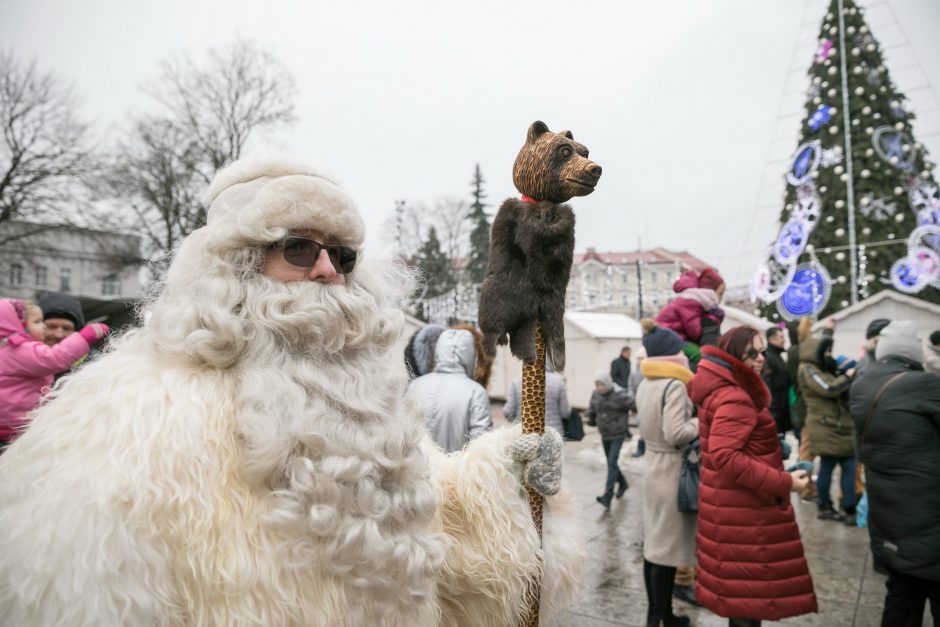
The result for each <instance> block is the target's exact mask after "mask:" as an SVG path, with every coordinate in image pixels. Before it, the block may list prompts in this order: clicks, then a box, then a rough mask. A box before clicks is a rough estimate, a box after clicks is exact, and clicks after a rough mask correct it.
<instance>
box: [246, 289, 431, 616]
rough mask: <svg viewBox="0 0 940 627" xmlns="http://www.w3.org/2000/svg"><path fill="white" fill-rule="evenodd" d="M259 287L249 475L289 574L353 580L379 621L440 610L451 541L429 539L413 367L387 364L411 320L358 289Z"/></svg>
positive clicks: (250, 385)
mask: <svg viewBox="0 0 940 627" xmlns="http://www.w3.org/2000/svg"><path fill="white" fill-rule="evenodd" d="M251 281H252V282H253V283H254V285H251V286H249V287H248V289H247V298H246V300H245V302H244V306H243V314H244V316H245V319H246V320H247V321H248V322H249V324H250V325H251V327H253V332H252V333H250V334H249V337H250V339H249V340H248V342H247V346H246V348H245V351H244V353H243V355H242V357H241V358H240V359H239V363H238V365H237V367H236V370H235V377H236V380H237V390H238V396H237V399H236V411H235V416H236V430H237V435H238V437H239V441H240V449H241V459H240V466H241V470H242V474H243V475H244V477H245V478H246V479H247V480H248V481H249V482H250V483H251V484H253V485H255V486H256V487H257V488H260V489H261V490H263V491H267V490H270V491H271V492H270V502H269V504H270V508H271V509H270V511H269V513H268V515H267V516H266V517H265V522H266V523H267V524H270V525H272V526H273V527H274V528H275V529H277V530H279V531H281V532H283V533H284V536H285V538H286V546H285V556H284V557H285V563H286V564H287V565H289V566H294V567H297V568H307V567H310V566H315V567H317V568H319V569H323V570H325V571H326V572H329V573H332V574H334V575H338V576H341V577H342V578H343V579H344V581H346V582H348V583H349V584H351V585H353V586H354V587H356V588H357V589H358V592H359V593H361V594H366V595H368V597H369V598H370V599H371V601H372V603H373V604H374V608H375V609H376V611H378V612H389V611H392V612H395V613H399V612H401V611H403V610H404V609H405V608H408V607H412V608H413V607H414V606H415V604H416V603H417V604H419V605H420V604H428V603H429V602H431V601H432V600H433V599H432V597H431V595H432V592H431V591H432V590H433V580H434V577H435V575H436V574H437V572H438V570H439V569H440V566H441V563H442V561H443V558H444V552H445V543H444V540H443V536H439V535H437V534H435V533H432V532H431V530H430V528H431V524H432V521H433V517H434V513H435V511H436V509H437V506H438V495H437V492H436V490H435V489H434V487H433V486H432V484H431V481H430V477H429V471H428V463H427V459H426V457H425V455H424V454H423V452H422V451H421V449H420V447H419V443H420V441H421V438H422V435H423V431H422V428H421V424H420V416H418V415H417V414H416V413H415V412H413V411H409V410H408V409H407V408H406V407H405V406H404V404H403V403H402V397H403V392H404V386H405V382H406V378H405V376H404V369H403V368H400V369H393V368H389V367H388V362H387V360H386V359H385V358H384V357H383V353H384V349H385V347H387V346H390V345H391V343H392V342H393V341H394V339H395V338H396V337H397V330H398V329H399V328H400V317H401V314H400V313H398V312H397V311H394V310H387V309H385V310H383V309H382V308H381V307H379V306H378V304H377V302H376V299H375V297H374V296H373V295H372V294H371V293H370V292H369V291H368V290H367V289H366V288H365V287H363V286H361V285H357V284H353V285H347V286H343V285H320V284H316V283H300V282H297V283H278V282H276V281H271V280H269V279H267V278H265V277H256V278H254V279H251ZM396 318H397V320H396Z"/></svg>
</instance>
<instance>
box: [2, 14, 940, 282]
mask: <svg viewBox="0 0 940 627" xmlns="http://www.w3.org/2000/svg"><path fill="white" fill-rule="evenodd" d="M861 4H862V6H866V7H869V11H868V16H869V20H870V25H871V26H872V31H873V34H874V36H875V37H876V38H877V39H879V41H881V42H882V43H883V44H885V45H886V47H888V49H887V57H888V64H887V65H888V69H889V71H890V72H891V73H892V77H893V78H896V80H897V82H899V83H900V84H901V87H902V88H903V89H908V90H910V94H909V95H910V96H911V99H912V102H913V105H914V107H915V112H917V113H921V111H920V109H922V110H924V111H925V113H923V114H922V115H921V117H922V118H923V120H922V123H923V124H924V129H925V130H924V132H923V133H922V132H920V124H919V123H917V122H915V126H914V131H915V135H916V136H918V139H922V140H923V141H924V143H925V144H926V145H927V148H928V150H929V151H930V152H931V154H932V155H933V159H934V160H937V159H938V158H940V123H935V122H934V121H933V118H931V116H935V117H940V115H938V114H937V113H936V109H937V107H938V106H940V105H938V102H937V100H936V92H937V89H938V87H940V37H938V36H937V33H938V29H940V2H937V1H936V0H890V1H888V2H885V1H883V0H868V1H864V2H862V3H861ZM827 5H828V1H827V0H808V1H806V2H804V1H803V0H760V1H755V0H709V1H708V2H704V1H702V0H660V1H657V2H650V1H649V0H645V1H642V2H639V1H633V0H631V1H624V0H619V1H618V0H596V1H594V2H583V3H575V2H570V1H562V0H542V1H539V2H536V1H534V0H526V1H513V0H498V1H497V0H476V1H475V2H472V3H470V2H464V3H456V2H441V1H440V0H397V1H395V2H379V1H374V2H339V1H334V2H319V1H313V0H311V1H307V2H300V1H288V0H272V1H269V2H258V1H257V0H253V1H249V0H229V1H227V2H215V1H214V2H194V1H192V0H186V1H183V0H161V1H160V2H153V1H149V2H138V1H135V0H0V42H2V44H0V45H3V46H6V47H9V48H12V50H13V51H14V52H16V53H17V54H19V55H22V56H28V57H35V58H36V59H37V60H38V61H39V62H40V63H41V64H42V66H43V67H45V68H48V69H52V70H55V71H57V72H59V73H60V74H61V75H62V76H63V77H65V78H67V79H68V80H70V81H71V82H72V83H73V84H74V87H75V91H76V94H77V95H78V96H79V98H80V99H81V101H82V104H83V110H84V114H85V115H86V117H88V118H91V119H93V120H94V121H95V122H96V124H97V129H98V130H99V131H100V132H101V134H102V135H103V136H106V135H107V134H108V133H110V132H114V130H113V125H115V124H120V123H121V121H122V120H123V119H125V116H126V114H127V112H128V111H131V110H134V109H136V108H140V107H142V106H145V105H146V100H145V98H144V97H143V96H142V95H141V93H140V90H139V88H140V86H141V84H142V83H143V82H145V81H147V80H148V79H151V78H153V77H154V76H155V75H156V74H157V71H158V64H159V62H160V61H161V60H163V59H165V58H167V57H169V56H171V55H173V54H176V53H180V52H185V53H191V54H194V55H197V56H198V55H201V54H203V53H204V52H205V50H207V49H208V48H209V47H210V46H214V45H222V44H226V43H228V42H230V41H231V40H232V39H233V38H234V37H235V36H236V35H240V36H242V37H247V38H251V39H254V40H257V41H258V42H260V43H262V44H264V45H265V46H267V47H270V48H271V49H272V50H273V51H274V52H275V53H276V54H277V55H278V56H279V57H280V58H281V59H282V60H283V61H284V62H285V63H286V65H287V66H288V67H289V68H290V70H292V71H293V73H294V74H295V76H296V78H297V81H298V83H299V86H300V89H301V93H300V97H299V100H298V114H299V118H300V120H299V122H298V124H297V125H296V126H294V127H293V128H292V129H291V130H290V132H289V133H285V134H283V135H281V136H279V137H275V138H270V141H268V142H266V143H265V147H271V146H272V145H273V146H278V147H282V148H285V149H287V150H289V151H291V152H293V153H296V154H298V155H300V156H302V157H304V158H306V159H308V160H310V161H312V162H314V163H316V164H318V165H320V166H321V167H323V168H324V169H326V170H327V171H329V172H331V173H333V174H334V175H336V176H337V177H339V178H340V180H342V181H343V183H344V185H345V186H346V187H347V188H348V190H349V191H350V193H351V194H352V195H353V196H354V197H355V198H356V199H357V201H358V202H359V203H360V206H361V208H362V210H363V212H364V214H365V215H366V218H367V223H368V224H369V228H370V229H371V232H370V235H369V238H368V240H367V243H368V245H369V246H370V247H371V248H372V249H374V250H382V249H384V248H386V247H387V244H388V240H387V238H386V236H385V235H384V234H383V233H382V232H381V228H380V227H381V224H382V222H383V221H384V220H385V218H386V217H388V216H389V215H390V214H391V213H392V210H393V208H394V201H395V199H397V198H404V199H406V200H409V201H411V202H425V203H427V204H428V205H433V202H434V201H435V200H436V199H437V198H439V197H442V196H447V195H451V196H467V195H468V193H469V181H470V178H471V174H472V171H473V167H474V164H475V163H477V162H479V163H480V165H481V167H482V170H483V174H484V176H485V177H486V179H487V191H488V193H489V200H490V202H491V203H493V206H492V207H490V210H491V211H492V210H495V207H496V206H497V205H498V203H499V202H501V201H502V200H503V199H504V198H506V197H507V196H510V195H515V193H516V192H515V190H514V189H513V187H512V181H511V168H512V162H513V160H514V158H515V155H516V152H517V151H518V149H519V146H520V145H521V144H522V141H523V139H524V137H525V131H526V128H527V127H528V125H529V123H531V122H532V121H533V120H536V119H541V120H544V121H545V122H546V123H547V124H548V125H549V128H551V129H552V130H560V129H564V128H568V129H571V130H572V131H573V133H574V136H575V138H576V139H578V140H580V141H582V142H583V143H585V144H586V145H587V146H588V147H589V148H590V150H591V156H592V158H594V159H595V160H596V161H597V162H599V163H600V164H601V165H602V166H603V168H604V175H603V177H602V178H601V181H600V184H599V185H598V188H597V191H595V193H594V194H593V195H592V196H590V197H587V198H583V199H574V200H573V201H572V205H573V207H574V208H575V212H576V215H577V219H578V226H577V248H578V250H584V249H585V248H586V247H588V246H594V247H596V248H597V249H599V250H602V251H606V250H627V249H633V248H635V247H636V246H637V244H638V241H639V239H640V238H642V244H643V246H644V247H648V246H666V247H669V248H673V249H687V250H689V251H690V252H692V253H693V254H696V255H698V256H700V257H702V258H703V259H705V260H706V261H709V262H711V263H713V264H716V265H718V266H719V268H720V269H721V270H722V272H724V273H725V275H726V276H727V278H728V279H729V282H731V283H733V284H734V283H744V282H746V281H747V280H748V279H749V278H750V276H751V274H752V272H753V270H754V269H755V268H756V264H757V262H758V259H759V258H760V257H761V250H762V249H763V248H764V247H765V245H766V244H768V243H769V242H770V240H771V239H772V238H773V237H774V235H775V227H774V223H775V221H776V218H777V215H778V212H779V206H778V205H776V203H777V200H778V199H779V198H781V197H782V192H783V183H782V179H781V176H782V173H783V172H784V171H785V169H786V165H785V164H783V163H781V162H778V161H776V160H777V159H779V158H781V157H786V156H788V155H789V154H790V153H791V152H792V151H793V150H794V149H795V147H796V140H797V134H796V126H795V124H796V122H797V121H798V116H797V115H796V114H799V113H800V112H801V111H800V110H801V106H802V101H803V98H804V96H803V91H805V87H806V79H805V72H806V70H807V68H808V67H809V64H810V62H811V60H812V56H813V53H814V51H815V44H814V42H813V40H814V39H815V37H816V36H817V34H818V29H819V24H820V20H821V18H822V16H823V14H824V13H825V10H826V7H827ZM905 42H906V43H905ZM895 64H896V65H897V66H898V68H899V69H898V71H897V72H896V71H895V67H893V65H895ZM896 75H897V76H896ZM925 85H926V86H927V88H924V86H925ZM931 87H932V89H930V88H931ZM928 131H929V132H928ZM258 145H259V146H261V144H258Z"/></svg>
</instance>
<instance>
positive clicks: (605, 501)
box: [597, 490, 614, 509]
mask: <svg viewBox="0 0 940 627" xmlns="http://www.w3.org/2000/svg"><path fill="white" fill-rule="evenodd" d="M613 498H614V492H613V490H611V491H610V492H604V494H602V495H601V496H599V497H597V502H598V503H600V504H601V505H603V506H604V509H610V502H611V501H612V500H613Z"/></svg>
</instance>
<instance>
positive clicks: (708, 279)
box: [651, 268, 725, 356]
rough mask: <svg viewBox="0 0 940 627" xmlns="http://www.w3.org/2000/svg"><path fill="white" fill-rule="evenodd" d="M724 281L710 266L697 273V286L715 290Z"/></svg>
mask: <svg viewBox="0 0 940 627" xmlns="http://www.w3.org/2000/svg"><path fill="white" fill-rule="evenodd" d="M724 282H725V280H724V279H723V278H721V275H720V274H718V271H717V270H714V269H712V268H705V269H704V270H702V273H701V274H699V275H698V286H699V287H701V288H704V289H708V290H717V289H718V287H719V286H720V285H721V284H722V283H724ZM651 356H652V355H651Z"/></svg>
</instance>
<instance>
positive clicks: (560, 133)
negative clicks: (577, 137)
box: [558, 131, 574, 139]
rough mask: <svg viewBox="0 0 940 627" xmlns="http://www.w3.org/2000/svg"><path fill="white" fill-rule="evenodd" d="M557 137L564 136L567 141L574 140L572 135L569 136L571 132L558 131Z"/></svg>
mask: <svg viewBox="0 0 940 627" xmlns="http://www.w3.org/2000/svg"><path fill="white" fill-rule="evenodd" d="M558 134H559V135H564V136H565V137H567V138H568V139H574V135H572V134H571V131H559V132H558Z"/></svg>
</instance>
